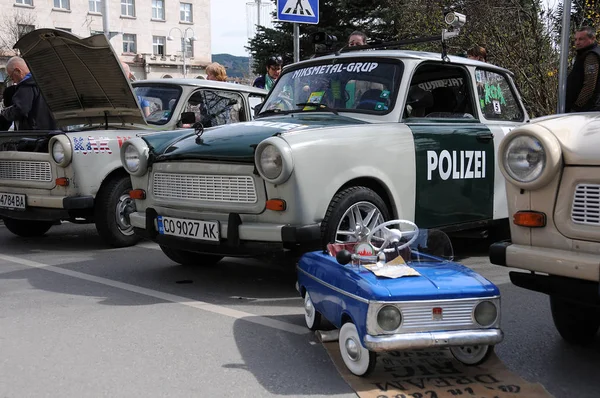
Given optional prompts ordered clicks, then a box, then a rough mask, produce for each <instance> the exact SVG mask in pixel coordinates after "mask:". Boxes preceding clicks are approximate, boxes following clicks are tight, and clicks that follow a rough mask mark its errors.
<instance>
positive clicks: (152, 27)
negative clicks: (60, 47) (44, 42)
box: [0, 0, 211, 80]
mask: <svg viewBox="0 0 600 398" xmlns="http://www.w3.org/2000/svg"><path fill="white" fill-rule="evenodd" d="M104 1H108V13H107V14H108V28H109V30H110V38H111V39H110V42H111V44H112V46H113V49H114V50H115V53H116V54H117V56H119V57H120V58H121V59H122V60H123V61H125V62H127V63H128V64H129V65H130V68H131V71H132V72H133V73H134V74H135V77H136V79H138V80H139V79H154V78H169V77H184V68H183V66H184V65H185V66H186V73H185V75H186V77H188V78H204V77H205V76H206V74H205V70H204V69H205V67H206V65H208V64H209V63H210V62H211V45H210V43H211V37H210V0H0V24H1V25H0V40H1V41H0V44H2V45H3V47H4V48H3V49H2V52H3V54H2V55H3V57H2V59H0V72H5V71H4V70H2V69H3V68H4V65H5V63H6V60H7V59H8V57H10V56H11V55H14V54H12V53H11V51H10V48H11V47H12V44H14V42H15V41H16V39H18V36H19V35H22V34H23V33H26V32H28V31H31V30H33V29H39V28H57V29H63V30H67V31H69V32H71V33H73V34H75V35H78V36H81V37H88V36H90V35H93V34H98V33H100V34H101V33H103V26H104V25H103V13H104V4H103V2H104ZM184 46H185V47H184ZM184 55H185V59H184ZM4 76H5V74H4V73H2V76H0V77H4Z"/></svg>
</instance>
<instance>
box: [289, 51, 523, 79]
mask: <svg viewBox="0 0 600 398" xmlns="http://www.w3.org/2000/svg"><path fill="white" fill-rule="evenodd" d="M373 57H383V58H391V59H413V60H421V61H442V54H440V53H434V52H427V51H411V50H357V51H347V52H343V53H341V54H339V55H336V54H329V55H324V56H320V57H315V58H311V59H307V60H304V61H300V62H298V63H294V64H290V65H286V67H285V68H284V69H288V68H296V67H298V66H301V65H304V64H306V65H308V64H312V63H315V62H322V61H324V60H331V59H347V58H353V59H356V58H373ZM448 59H449V61H450V63H451V64H460V65H469V66H475V67H480V68H486V69H489V70H496V71H498V72H503V73H508V74H510V75H512V74H513V73H512V72H511V71H509V70H508V69H505V68H502V67H500V66H497V65H493V64H490V63H487V62H482V61H477V60H474V59H469V58H466V57H460V56H457V55H448Z"/></svg>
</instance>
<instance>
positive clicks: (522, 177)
mask: <svg viewBox="0 0 600 398" xmlns="http://www.w3.org/2000/svg"><path fill="white" fill-rule="evenodd" d="M504 166H505V167H506V171H507V172H508V174H510V176H511V177H512V178H514V179H515V180H517V181H520V182H531V181H533V180H536V179H537V178H538V177H539V176H540V175H541V174H542V172H543V171H544V167H545V166H546V152H545V151H544V146H543V145H542V143H541V142H540V141H539V140H538V139H536V138H535V137H532V136H530V135H518V136H516V137H514V138H513V139H511V140H510V142H509V143H508V144H507V145H506V152H505V153H504Z"/></svg>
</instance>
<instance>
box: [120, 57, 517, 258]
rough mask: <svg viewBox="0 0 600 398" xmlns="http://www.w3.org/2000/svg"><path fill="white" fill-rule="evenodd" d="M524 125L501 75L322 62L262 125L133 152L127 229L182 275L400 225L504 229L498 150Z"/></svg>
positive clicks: (143, 141) (184, 137)
mask: <svg viewBox="0 0 600 398" xmlns="http://www.w3.org/2000/svg"><path fill="white" fill-rule="evenodd" d="M527 120H528V117H527V114H526V111H525V109H524V108H523V105H522V103H521V101H520V98H519V95H518V94H517V90H516V88H515V86H514V84H513V81H512V78H511V73H510V72H509V71H507V70H505V69H502V68H499V67H497V66H494V65H490V64H487V63H482V62H478V61H473V60H469V59H466V58H462V57H453V56H450V57H446V58H445V60H444V58H442V57H441V56H440V54H434V53H425V52H413V51H399V50H371V51H351V52H347V53H342V54H335V55H328V56H323V57H318V58H313V59H310V60H306V61H302V62H299V63H295V64H293V65H290V66H287V67H286V68H284V70H283V73H282V74H281V76H280V78H279V79H278V81H277V83H276V85H275V86H274V87H273V89H272V90H271V92H270V93H269V96H268V97H267V99H266V100H265V102H264V103H263V104H262V107H261V109H260V111H259V112H258V113H257V115H256V120H255V121H252V122H247V123H238V124H232V125H228V126H220V127H217V128H209V129H203V128H202V126H197V127H198V128H197V129H196V131H195V132H184V133H171V134H168V135H155V136H144V137H139V138H135V139H132V140H130V141H128V142H127V143H125V144H124V145H123V147H122V148H121V157H122V161H123V164H124V166H125V169H126V170H127V171H128V172H129V173H130V174H131V177H132V184H133V191H132V194H134V195H135V198H136V208H137V210H136V211H135V212H134V213H132V214H131V215H130V220H131V224H132V225H133V227H134V232H136V233H138V234H140V235H144V236H146V237H149V238H151V239H152V240H154V241H156V242H158V243H159V244H160V246H161V248H162V249H163V251H164V252H165V253H166V254H167V256H168V257H169V258H171V259H172V260H174V261H175V262H178V263H193V264H208V263H214V262H216V261H219V259H221V258H222V257H223V256H228V255H229V256H252V255H259V254H262V253H273V252H281V251H293V250H295V249H302V250H305V249H307V248H310V247H317V248H318V247H321V244H322V243H328V242H335V241H337V242H343V241H346V240H348V239H351V238H350V237H351V236H352V235H354V233H355V231H356V230H357V229H363V228H365V230H368V229H372V228H373V227H375V226H377V225H378V224H380V223H382V222H383V221H385V220H388V219H390V218H392V217H394V218H404V219H408V220H412V221H415V222H416V223H417V224H419V225H420V226H422V227H423V228H431V227H445V228H447V229H454V230H458V229H466V228H473V227H482V226H490V224H493V223H494V222H499V221H504V222H505V223H506V220H507V205H506V195H505V188H504V178H503V177H502V174H501V173H500V171H499V169H498V167H497V159H496V150H497V148H498V145H499V144H500V142H501V140H502V139H503V137H504V135H505V134H506V133H507V132H508V131H509V130H510V129H512V128H514V127H516V126H518V125H520V124H522V123H524V122H526V121H527ZM499 224H501V223H499Z"/></svg>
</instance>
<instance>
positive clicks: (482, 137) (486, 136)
mask: <svg viewBox="0 0 600 398" xmlns="http://www.w3.org/2000/svg"><path fill="white" fill-rule="evenodd" d="M493 139H494V134H492V133H477V141H479V142H489V141H491V140H493Z"/></svg>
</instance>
